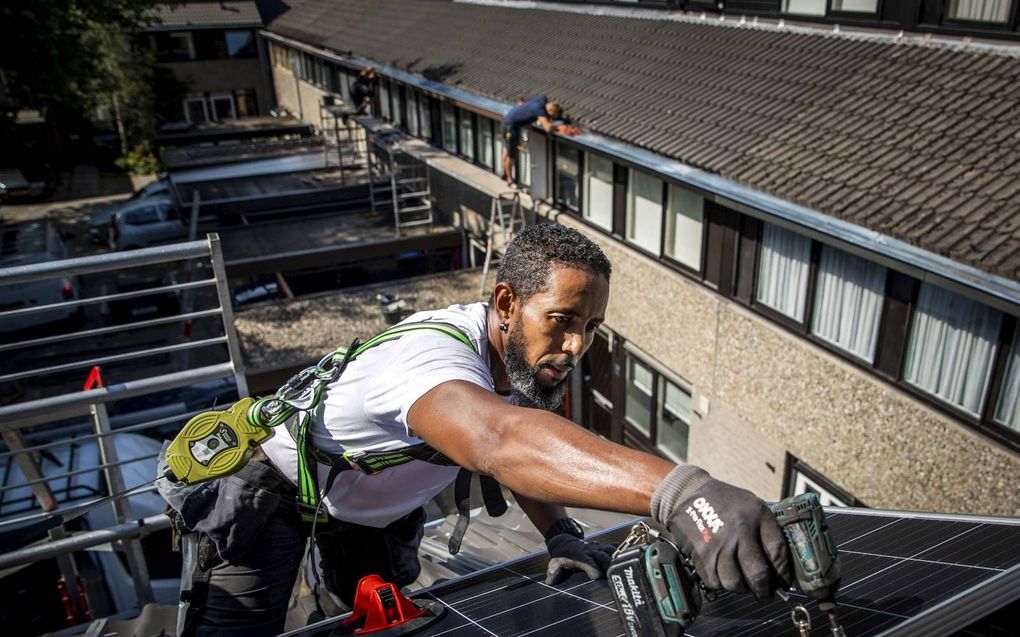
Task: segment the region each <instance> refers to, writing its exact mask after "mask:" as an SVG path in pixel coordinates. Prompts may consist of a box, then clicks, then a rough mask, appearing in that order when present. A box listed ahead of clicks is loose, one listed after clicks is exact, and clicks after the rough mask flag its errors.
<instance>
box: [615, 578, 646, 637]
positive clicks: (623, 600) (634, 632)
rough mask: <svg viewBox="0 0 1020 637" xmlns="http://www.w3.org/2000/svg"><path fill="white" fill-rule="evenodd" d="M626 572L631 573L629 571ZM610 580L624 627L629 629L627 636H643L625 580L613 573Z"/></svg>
mask: <svg viewBox="0 0 1020 637" xmlns="http://www.w3.org/2000/svg"><path fill="white" fill-rule="evenodd" d="M626 570H628V571H629V569H626ZM610 579H611V580H612V581H613V592H614V593H616V604H617V606H619V608H620V619H622V620H623V626H624V628H626V629H627V635H628V636H629V637H639V635H640V634H641V633H640V632H639V629H640V628H641V622H640V621H639V620H638V618H637V613H636V612H635V611H634V607H633V606H631V603H630V600H629V599H627V587H626V585H625V584H624V583H623V578H622V577H620V575H619V574H618V573H613V574H612V575H611V576H610Z"/></svg>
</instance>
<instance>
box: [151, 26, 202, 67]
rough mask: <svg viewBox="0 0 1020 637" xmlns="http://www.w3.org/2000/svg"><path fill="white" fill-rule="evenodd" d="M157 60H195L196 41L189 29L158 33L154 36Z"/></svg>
mask: <svg viewBox="0 0 1020 637" xmlns="http://www.w3.org/2000/svg"><path fill="white" fill-rule="evenodd" d="M152 45H153V49H154V50H155V51H156V61H157V62H183V61H186V60H194V59H195V58H196V55H195V41H194V39H193V38H192V37H191V33H190V32H188V31H181V32H178V33H156V34H154V35H153V36H152Z"/></svg>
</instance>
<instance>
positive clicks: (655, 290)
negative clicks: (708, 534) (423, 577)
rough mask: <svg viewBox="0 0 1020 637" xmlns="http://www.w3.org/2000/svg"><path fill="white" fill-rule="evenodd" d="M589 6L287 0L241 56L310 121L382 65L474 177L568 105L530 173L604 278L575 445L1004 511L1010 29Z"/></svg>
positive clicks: (481, 206) (1013, 315)
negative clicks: (522, 109) (260, 48)
mask: <svg viewBox="0 0 1020 637" xmlns="http://www.w3.org/2000/svg"><path fill="white" fill-rule="evenodd" d="M497 4H498V6H493V5H497ZM1014 4H1015V3H1014ZM798 6H799V5H798ZM591 9H592V8H591V7H587V5H580V4H575V3H570V4H568V5H557V6H550V7H549V8H548V9H542V8H535V7H534V5H533V4H529V5H527V6H524V5H520V6H518V5H516V4H514V3H484V4H482V3H478V4H465V3H451V2H440V1H437V2H417V3H416V2H409V1H405V0H393V1H390V2H379V3H367V4H366V3H361V2H353V1H352V2H340V3H327V2H318V1H315V0H307V1H306V2H304V3H302V4H301V5H300V6H298V7H295V8H294V9H292V10H291V11H289V12H288V13H286V14H284V15H283V16H282V17H281V18H279V19H278V20H276V21H274V22H273V23H272V24H271V25H270V26H269V27H268V29H267V31H265V32H264V33H263V36H264V37H265V39H266V40H267V41H268V42H269V46H270V48H271V49H272V54H271V59H272V61H273V77H274V83H275V87H276V92H277V95H278V96H279V101H280V103H281V104H282V105H284V106H286V107H287V108H288V109H290V110H293V111H294V112H300V113H302V115H303V117H304V118H305V119H306V121H310V122H313V123H314V122H315V118H316V116H317V112H318V103H319V101H320V100H321V96H322V95H323V94H327V93H329V94H333V95H336V96H338V97H340V98H346V97H347V87H348V86H349V83H350V81H351V80H352V78H353V77H354V74H355V73H356V72H357V71H358V70H360V69H361V68H365V67H366V66H374V67H375V68H376V69H377V71H378V72H379V73H380V75H381V76H382V80H381V82H380V85H379V88H378V91H377V100H376V103H375V105H374V112H375V114H376V115H378V116H380V117H382V118H384V119H386V120H389V121H390V122H391V123H392V124H394V125H395V126H397V127H399V128H401V129H403V130H404V131H405V132H407V133H408V134H409V135H412V136H414V137H418V138H421V139H423V140H425V141H427V142H429V143H430V144H432V145H433V146H435V147H436V148H438V149H442V150H444V151H446V152H447V153H450V154H451V155H455V156H458V157H460V158H461V159H463V160H464V161H465V162H467V163H469V164H471V165H472V166H474V167H475V168H477V169H479V170H483V171H490V172H496V173H498V172H499V170H500V169H499V156H500V152H501V150H500V145H499V144H500V140H499V128H498V120H499V118H500V117H501V116H502V114H503V113H504V112H505V110H506V109H507V108H508V107H509V106H510V105H511V104H512V103H513V100H514V98H516V97H526V96H528V95H531V94H536V93H548V94H549V95H550V97H552V98H554V99H558V100H561V101H562V102H563V103H564V104H565V106H566V107H567V110H568V113H569V114H572V115H573V116H574V118H575V121H576V122H577V123H578V124H579V125H581V126H582V128H584V130H585V131H586V134H585V135H583V136H580V137H577V138H563V137H559V136H557V137H555V138H550V137H548V136H546V135H544V134H542V133H541V132H539V131H538V130H534V131H531V132H530V139H529V143H528V153H527V155H526V156H524V158H523V162H522V163H523V164H524V167H525V169H526V174H527V177H528V179H527V181H528V182H529V184H530V194H531V197H530V198H529V199H530V201H531V204H532V209H533V212H534V214H535V215H536V216H537V217H540V218H541V217H544V218H547V219H548V220H551V221H555V222H558V223H563V224H566V225H570V226H573V227H576V228H578V229H580V230H581V231H582V232H585V233H586V234H588V235H589V236H591V237H592V238H593V239H595V240H596V241H598V242H599V243H600V244H601V245H602V246H603V248H604V250H605V251H606V253H607V255H608V256H609V257H610V258H611V259H612V261H613V265H614V273H613V284H612V292H611V299H610V306H609V313H608V316H607V322H606V324H605V326H604V328H603V329H602V330H600V332H599V335H598V336H597V338H596V341H595V344H594V345H593V346H592V348H591V350H590V352H589V354H588V356H587V357H586V358H587V360H586V362H585V365H584V369H583V370H579V371H582V372H583V373H581V374H576V377H575V378H574V392H573V397H574V409H573V413H572V416H573V417H574V418H575V419H576V420H577V421H578V422H580V423H582V424H583V425H584V426H587V427H589V428H591V429H592V430H593V431H595V432H597V433H599V434H601V435H604V436H606V437H607V438H610V439H613V440H616V441H619V442H622V443H624V444H627V445H630V446H634V447H638V448H642V449H647V450H649V451H652V452H655V453H659V454H661V455H663V456H665V457H668V458H670V459H673V460H675V461H686V462H691V463H694V464H698V465H701V466H704V467H705V468H706V469H708V470H709V471H711V472H712V473H713V474H714V475H716V476H717V477H719V478H722V479H725V480H729V481H731V482H734V483H736V484H739V485H742V486H745V487H747V488H750V489H752V490H753V491H755V492H756V493H758V494H759V495H761V496H762V497H765V498H772V499H775V498H779V497H780V496H783V495H786V494H789V493H792V492H796V491H803V490H805V489H813V490H816V491H819V492H821V493H822V494H823V496H824V498H825V499H826V500H827V501H830V502H832V503H837V504H838V503H842V504H863V505H866V506H872V507H879V508H897V509H917V510H934V511H961V512H973V513H990V514H1010V515H1016V514H1018V513H1020V489H1018V488H1017V487H1018V486H1020V453H1018V450H1020V338H1018V330H1017V317H1018V316H1020V285H1018V282H1017V280H1018V275H1020V249H1018V248H1020V204H1018V197H1017V195H1018V189H1020V186H1018V185H1017V184H1020V182H1018V181H1017V179H1016V177H1017V175H1016V174H1015V172H1016V166H1017V162H1016V159H1017V158H1020V155H1018V152H1020V144H1018V143H1017V142H1016V137H1015V136H1016V135H1017V134H1018V133H1020V129H1018V126H1020V122H1018V121H1017V118H1016V117H1015V113H1016V112H1017V109H1018V108H1020V90H1018V89H1020V58H1018V55H1017V54H1018V50H1017V48H1016V45H1014V44H1013V43H1012V42H1013V40H1014V39H1015V38H1014V37H1013V33H1012V32H1010V31H1009V29H1007V28H1003V30H1002V31H1001V36H1002V37H1001V38H999V41H998V42H989V43H982V44H981V45H979V46H971V45H968V44H967V43H966V42H965V41H960V40H953V41H947V42H941V41H939V42H932V39H931V38H928V37H926V36H924V35H920V36H919V35H916V34H908V35H900V34H899V33H897V32H882V33H874V32H872V31H871V30H868V31H867V32H865V31H860V32H850V29H847V28H844V29H842V30H841V31H840V32H839V33H834V32H833V30H832V29H831V28H829V27H825V28H818V27H817V26H813V25H811V24H808V25H806V26H803V25H801V26H794V25H790V24H789V23H788V22H786V21H785V20H783V21H780V20H782V18H780V19H777V20H772V21H768V20H765V19H764V18H762V19H759V20H757V22H756V21H755V20H754V16H753V15H750V14H749V15H748V16H745V19H744V20H743V21H741V20H740V18H739V16H738V17H737V18H736V19H734V18H733V16H732V15H725V16H724V15H722V14H718V15H716V16H715V17H714V18H711V19H710V18H706V17H703V16H702V15H701V14H700V13H690V12H683V11H675V10H674V11H666V12H663V11H661V10H649V11H645V10H643V9H641V8H640V7H639V8H637V9H633V8H630V7H628V8H626V9H622V10H620V11H619V12H618V13H614V10H615V9H613V8H612V7H610V8H606V7H602V6H600V7H598V8H597V9H598V10H597V11H594V10H591ZM830 9H831V8H829V9H827V11H829V13H827V14H826V15H829V17H832V15H834V14H832V13H831V11H830ZM730 10H732V5H731V6H730ZM882 10H883V11H884V10H885V8H884V7H883V8H882ZM1015 11H1016V7H1015V6H1013V5H1010V6H1009V11H1008V12H1009V15H1010V16H1012V17H1010V20H1012V22H1008V25H1012V26H1015V24H1016V22H1015ZM780 13H782V12H780ZM596 14H598V15H596ZM761 15H764V14H761ZM770 15H771V14H770ZM883 15H884V14H883ZM924 15H927V14H924ZM996 15H998V14H996ZM827 19H828V18H827ZM850 22H851V23H853V24H856V23H854V22H853V21H850ZM879 22H881V21H880V20H875V23H876V24H878V23H879ZM912 24H914V27H915V28H916V29H917V30H918V31H924V30H925V29H924V28H921V27H922V26H923V25H922V23H921V22H917V23H912ZM878 26H881V25H878ZM936 26H937V25H936ZM932 28H934V27H932ZM954 28H955V27H954ZM508 33H509V34H515V35H514V36H513V37H509V36H507V34H508ZM940 33H943V34H944V35H940V37H949V36H952V35H953V33H954V31H953V29H952V28H948V29H946V30H944V31H940ZM299 96H300V97H299ZM1011 113H1012V115H1011ZM524 174H525V173H522V176H523V175H524ZM447 182H448V180H438V181H437V183H436V184H434V186H433V190H434V192H436V193H437V197H438V198H439V202H440V207H442V206H443V205H444V202H445V205H447V206H448V207H450V208H457V209H458V210H459V211H460V212H461V214H462V215H463V217H462V222H463V224H464V225H465V227H467V228H469V229H470V228H478V227H482V226H483V224H482V223H480V221H479V219H480V218H482V219H483V218H484V217H486V216H487V214H488V206H487V201H488V199H487V198H486V196H485V194H484V193H477V196H475V197H473V198H472V197H467V198H465V197H464V191H465V190H471V188H470V187H465V186H464V185H463V184H459V185H453V184H448V183H447ZM444 184H446V186H445V188H446V189H447V190H448V191H450V192H453V191H456V193H457V194H456V197H454V196H452V195H450V194H447V195H445V196H444V193H443V190H444ZM465 200H469V201H472V202H476V203H470V204H467V205H465V204H464V203H463V202H464V201H465ZM470 208H474V213H477V217H476V218H472V213H471V211H470V210H468V211H467V212H466V213H465V212H464V211H465V209H470Z"/></svg>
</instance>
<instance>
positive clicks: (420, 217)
mask: <svg viewBox="0 0 1020 637" xmlns="http://www.w3.org/2000/svg"><path fill="white" fill-rule="evenodd" d="M373 142H374V143H373V146H372V149H371V150H370V152H369V154H368V156H369V173H370V180H369V194H370V195H371V199H372V210H373V211H378V210H387V209H389V210H392V211H393V225H394V227H395V228H396V230H397V234H398V235H400V234H402V233H403V231H404V230H405V229H407V228H414V227H419V226H428V228H429V231H430V232H431V231H432V222H433V214H432V187H431V184H430V181H429V172H428V166H426V165H425V164H424V163H423V162H421V161H418V160H416V159H414V158H413V157H411V156H410V155H408V154H407V153H404V152H401V151H398V150H396V149H395V148H394V146H393V145H392V144H391V143H388V141H387V140H386V139H385V138H383V139H378V138H376V139H374V140H373Z"/></svg>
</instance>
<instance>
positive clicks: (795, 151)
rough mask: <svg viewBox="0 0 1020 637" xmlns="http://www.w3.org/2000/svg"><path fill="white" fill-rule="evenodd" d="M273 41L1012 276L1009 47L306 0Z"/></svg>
mask: <svg viewBox="0 0 1020 637" xmlns="http://www.w3.org/2000/svg"><path fill="white" fill-rule="evenodd" d="M270 30H272V31H274V32H276V33H278V34H280V35H283V36H285V37H290V38H293V39H296V40H300V41H302V42H305V43H308V44H313V45H319V46H325V47H328V48H330V49H333V50H335V51H339V52H351V53H353V54H354V55H357V56H361V57H365V58H368V59H372V60H375V61H377V62H379V63H381V64H387V65H390V66H395V67H399V68H403V69H406V70H410V71H413V72H416V73H419V74H423V75H427V76H429V77H431V78H432V79H441V80H442V81H444V82H446V83H447V84H451V85H456V86H458V87H460V88H463V89H467V90H470V91H473V92H476V93H479V94H483V95H486V96H490V97H494V98H497V99H500V100H504V101H506V102H511V101H513V100H514V99H515V98H517V97H521V96H527V95H531V94H534V93H538V92H545V93H548V94H549V95H550V97H551V98H553V99H557V100H559V101H562V102H563V103H564V105H565V106H566V109H567V112H568V114H570V115H571V116H572V117H573V118H574V119H575V120H577V121H578V122H580V123H581V124H582V125H583V126H585V127H586V128H590V129H592V130H595V131H597V132H599V133H602V134H605V135H609V136H612V137H616V138H619V139H622V140H625V141H627V142H630V143H633V144H636V145H638V146H641V147H644V148H647V149H649V150H653V151H656V152H659V153H661V154H664V155H667V156H670V157H673V158H675V159H678V160H680V161H682V162H685V163H688V164H690V165H693V166H696V167H699V168H702V169H705V170H708V171H712V172H715V173H718V174H719V175H721V176H723V177H725V178H727V179H730V180H733V181H735V182H739V183H741V184H745V185H747V186H751V187H753V188H756V189H759V190H761V191H764V192H767V193H770V194H772V195H776V196H778V197H781V198H783V199H787V200H789V201H793V202H795V203H798V204H801V205H804V206H808V207H811V208H814V209H816V210H819V211H821V212H823V213H826V214H829V215H832V216H834V217H838V218H840V219H843V220H846V221H849V222H851V223H855V224H858V225H861V226H864V227H866V228H869V229H871V230H875V231H878V232H880V233H882V234H885V235H889V236H892V237H895V238H897V239H901V240H903V241H906V242H908V243H911V244H913V245H916V246H919V247H922V248H924V249H927V250H929V251H932V252H935V253H937V254H941V255H944V256H946V257H949V258H951V259H954V260H956V261H958V262H961V263H964V264H968V265H972V266H975V267H977V268H979V269H981V270H984V271H986V272H989V273H993V274H997V275H1001V276H1004V277H1008V278H1011V279H1014V280H1016V279H1020V55H1018V52H1020V48H1015V49H1013V50H1012V51H1003V50H990V49H983V50H974V49H965V48H963V47H959V46H957V47H951V46H948V45H945V44H939V45H932V44H923V43H920V42H919V41H917V40H915V39H911V38H904V39H903V40H901V41H894V40H893V39H892V38H891V37H890V38H889V39H886V40H878V39H874V38H872V39H862V38H853V37H847V36H845V35H837V34H831V33H826V32H821V31H819V32H804V31H798V32H792V31H790V30H779V29H775V28H768V29H765V28H758V27H751V26H737V25H736V24H734V21H732V20H731V21H730V22H729V23H726V24H719V23H718V22H717V21H715V20H710V21H706V22H693V21H670V20H648V19H638V18H627V17H610V16H595V15H585V14H579V13H567V12H559V11H549V10H540V9H514V8H506V7H494V6H481V5H471V4H460V3H452V2H448V1H443V0H339V1H332V2H330V1H327V0H305V1H304V2H303V3H302V4H301V5H300V6H298V7H296V8H294V9H292V10H291V11H289V12H288V13H285V14H284V15H283V16H281V17H280V18H279V19H278V20H276V21H275V22H274V23H273V24H272V25H271V27H270Z"/></svg>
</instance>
